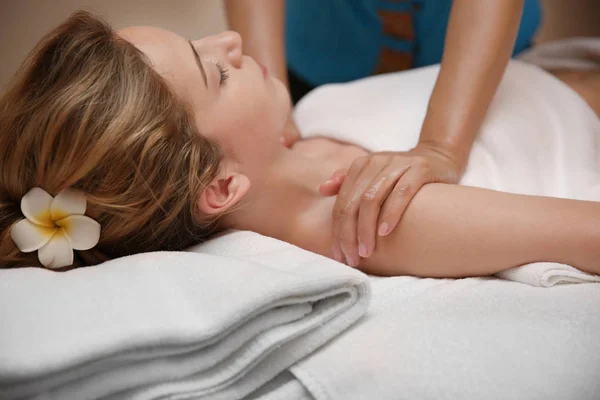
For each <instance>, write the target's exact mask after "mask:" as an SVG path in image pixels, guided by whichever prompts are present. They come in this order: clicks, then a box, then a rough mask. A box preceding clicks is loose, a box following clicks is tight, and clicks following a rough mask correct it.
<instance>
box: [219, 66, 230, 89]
mask: <svg viewBox="0 0 600 400" xmlns="http://www.w3.org/2000/svg"><path fill="white" fill-rule="evenodd" d="M217 68H218V69H219V74H220V76H221V79H220V80H219V86H223V85H224V84H225V82H227V79H229V74H228V73H227V71H228V69H227V66H226V65H224V64H222V63H220V62H217Z"/></svg>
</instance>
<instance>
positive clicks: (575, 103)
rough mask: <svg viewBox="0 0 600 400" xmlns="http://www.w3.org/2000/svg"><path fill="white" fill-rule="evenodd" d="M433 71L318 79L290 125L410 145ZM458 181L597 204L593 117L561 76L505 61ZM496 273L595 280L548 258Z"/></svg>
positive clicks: (372, 146)
mask: <svg viewBox="0 0 600 400" xmlns="http://www.w3.org/2000/svg"><path fill="white" fill-rule="evenodd" d="M596 43H598V41H596ZM598 47H600V46H598ZM438 72H439V66H431V67H426V68H421V69H417V70H411V71H407V72H401V73H395V74H388V75H380V76H374V77H370V78H367V79H361V80H359V81H355V82H352V83H347V84H335V85H326V86H321V87H319V88H317V89H316V90H314V91H312V92H311V93H309V94H308V95H307V96H305V97H304V98H303V99H302V100H301V101H300V103H299V104H298V105H297V106H296V109H295V118H296V122H297V124H298V127H299V128H300V131H301V132H302V133H303V135H304V136H305V137H313V136H323V135H325V136H328V137H332V138H335V139H337V140H340V141H343V142H349V143H354V144H357V145H359V146H362V147H363V148H365V149H368V150H371V151H406V150H409V149H411V148H413V147H414V146H415V145H416V144H417V142H418V139H419V135H420V132H421V126H422V124H423V119H424V118H425V112H426V110H427V104H428V102H429V97H430V95H431V91H432V89H433V86H434V84H435V81H436V79H437V75H438ZM461 184H463V185H466V186H475V187H482V188H488V189H494V190H499V191H505V192H511V193H520V194H529V195H539V196H553V197H563V198H573V199H581V200H593V201H600V120H599V119H598V117H597V116H596V114H595V113H594V111H593V110H592V109H591V108H590V107H589V106H588V104H587V103H586V102H585V101H584V100H583V99H582V98H581V97H579V95H578V94H577V93H576V92H574V91H573V90H571V88H569V87H568V86H566V85H565V84H564V83H563V82H561V81H560V80H558V79H556V78H555V77H554V76H552V75H550V74H549V73H547V72H545V71H543V70H541V69H539V68H537V67H535V66H532V65H528V64H526V63H524V62H519V61H512V62H511V63H510V64H509V66H508V68H507V70H506V73H505V74H504V78H503V80H502V82H501V84H500V87H499V88H498V91H497V92H496V96H495V98H494V100H493V102H492V104H491V106H490V109H489V111H488V113H487V115H486V118H485V121H484V123H483V125H482V127H481V130H480V133H479V136H478V138H477V139H476V141H475V143H474V144H473V148H472V151H471V155H470V159H469V163H468V166H467V169H466V171H465V174H464V175H463V178H462V180H461ZM440 201H442V200H440ZM515 223H518V221H515ZM481 240H485V238H481ZM599 245H600V244H599ZM498 276H500V277H502V278H504V279H509V280H514V281H517V282H522V283H526V284H529V285H533V286H544V287H547V286H553V285H556V284H561V283H583V282H600V277H598V276H593V275H589V274H586V273H584V272H582V271H580V270H577V269H575V268H572V267H569V266H566V265H562V264H556V263H538V264H531V265H525V266H521V267H518V268H513V269H510V270H507V271H504V272H502V273H501V274H499V275H498Z"/></svg>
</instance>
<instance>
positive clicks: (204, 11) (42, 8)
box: [0, 0, 600, 89]
mask: <svg viewBox="0 0 600 400" xmlns="http://www.w3.org/2000/svg"><path fill="white" fill-rule="evenodd" d="M323 1H328V0H323ZM473 1H477V0H473ZM499 1H503V0H499ZM542 4H543V6H544V8H545V20H544V24H543V26H542V28H541V29H540V32H539V34H538V38H537V41H538V42H543V41H547V40H551V39H554V38H559V37H565V36H600V0H542ZM80 8H83V9H87V10H91V11H95V12H97V13H99V14H100V15H102V16H104V17H105V18H106V19H107V20H108V21H110V22H111V23H112V24H113V26H115V27H116V28H120V27H123V26H128V25H155V26H162V27H164V28H166V29H170V30H172V31H175V32H178V33H180V34H181V35H183V36H185V37H189V38H197V37H201V36H204V35H208V34H212V33H216V32H220V31H222V30H223V29H224V28H225V25H226V23H225V17H224V15H223V7H222V4H221V0H0V39H1V40H0V89H1V88H2V87H4V85H5V84H6V82H7V81H8V79H9V78H10V76H11V75H12V74H13V73H14V71H15V70H16V69H17V68H18V66H19V64H20V63H21V61H22V60H23V58H24V57H25V56H26V55H27V53H28V52H29V50H30V49H31V48H32V47H33V45H34V44H35V43H36V42H37V40H38V39H39V38H40V37H41V36H42V35H43V34H44V33H46V32H47V31H49V30H50V29H51V28H52V27H54V26H56V25H57V24H58V23H59V22H61V21H62V20H63V19H65V18H66V17H67V16H68V15H69V14H70V13H71V12H73V11H75V10H77V9H80Z"/></svg>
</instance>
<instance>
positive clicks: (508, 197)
mask: <svg viewBox="0 0 600 400" xmlns="http://www.w3.org/2000/svg"><path fill="white" fill-rule="evenodd" d="M120 34H121V36H123V37H124V38H125V39H127V40H129V41H131V42H132V43H133V44H134V45H136V46H138V47H139V48H140V49H141V50H142V51H143V52H144V53H146V55H147V56H148V58H149V60H150V62H151V64H152V66H153V67H154V68H155V69H156V70H157V71H158V72H159V73H160V74H161V75H162V76H163V77H164V79H165V80H166V81H167V82H168V83H169V84H170V85H171V87H172V89H173V90H174V92H175V93H176V94H177V96H178V97H180V98H181V99H182V100H183V101H185V102H187V103H188V104H190V106H191V108H192V110H193V112H194V116H195V121H196V124H197V126H198V129H199V131H200V132H201V133H202V134H204V135H206V136H208V137H210V138H212V139H214V140H215V141H217V142H218V143H220V144H221V146H222V147H223V149H224V154H225V156H224V160H223V162H222V165H221V169H220V172H219V174H218V176H217V177H216V178H215V179H214V180H213V181H212V182H211V183H210V184H209V185H208V186H207V187H206V189H205V190H204V191H203V192H202V194H201V195H200V197H199V198H198V200H197V204H198V207H199V208H200V210H201V211H202V212H203V213H205V214H207V215H222V217H221V218H222V220H221V222H222V224H223V226H224V227H228V228H235V229H244V230H252V231H255V232H258V233H260V234H263V235H266V236H271V237H275V238H278V239H281V240H284V241H287V242H289V243H292V244H295V245H298V246H299V247H302V248H305V249H307V250H310V251H313V252H316V253H319V254H322V255H325V256H328V257H333V254H332V252H331V244H332V240H333V238H332V233H331V226H332V209H333V204H334V202H335V197H324V196H323V195H322V194H321V193H319V190H318V186H319V184H320V183H321V182H323V181H325V180H326V179H327V178H328V177H329V176H331V174H332V173H333V172H334V171H336V170H338V169H340V168H345V167H348V166H349V165H350V164H351V163H352V162H353V161H355V160H356V159H357V158H360V157H364V156H366V155H368V153H367V152H366V151H364V150H362V149H359V148H357V147H355V146H352V145H347V144H343V143H338V142H335V141H332V140H328V139H315V140H312V141H311V140H307V141H301V142H299V143H297V145H295V146H294V147H293V148H292V149H288V148H285V147H284V146H281V144H280V142H279V135H280V132H281V129H282V128H283V126H284V125H285V123H286V120H287V116H288V115H289V107H290V104H289V100H288V97H287V93H286V90H285V87H284V85H283V84H282V83H281V82H280V81H279V80H277V79H276V78H274V77H273V76H271V75H269V74H265V73H264V70H262V69H261V68H260V66H259V65H258V64H257V63H256V62H255V61H254V60H253V59H251V58H250V57H247V56H242V51H241V40H240V37H239V35H237V34H235V33H233V32H226V33H223V34H221V35H217V36H213V37H207V38H204V39H201V40H198V41H194V42H192V43H191V44H192V45H193V46H194V50H196V52H197V53H198V54H199V59H198V60H197V59H196V57H195V55H194V51H192V48H191V47H190V44H189V43H188V42H187V41H186V40H185V39H184V38H182V37H179V36H178V35H176V34H174V33H171V32H168V31H164V30H161V29H157V28H127V29H125V30H123V31H121V32H120ZM198 62H199V63H200V64H198ZM215 63H219V64H220V67H218V66H217V65H216V64H215ZM219 68H221V70H222V69H226V70H227V72H226V74H227V75H228V78H227V80H226V81H224V82H222V78H223V77H222V75H221V72H222V71H220V70H219ZM202 71H204V73H203V72H202ZM204 75H206V78H207V79H206V80H207V82H206V83H205V81H204ZM442 199H443V200H442ZM548 215H552V216H553V218H548ZM565 226H569V229H568V230H565V229H564V227H565ZM599 243H600V203H596V202H585V201H578V200H567V199H555V198H548V197H539V196H522V195H515V194H508V193H501V192H496V191H491V190H486V189H479V188H470V187H463V186H457V185H446V184H430V185H427V187H424V188H423V189H422V190H420V191H419V192H418V193H417V194H416V196H415V198H414V200H413V201H412V202H411V203H410V205H409V206H408V208H407V209H406V213H405V216H404V217H403V218H402V220H401V222H400V223H399V224H398V226H397V228H396V229H395V230H394V231H393V232H392V233H391V234H390V235H388V236H385V237H378V239H377V247H376V250H375V251H374V253H373V255H372V257H370V258H368V259H363V260H361V261H360V263H359V264H358V268H360V269H362V270H364V271H366V272H369V273H371V274H375V275H415V276H429V277H465V276H479V275H488V274H493V273H496V272H499V271H502V270H504V269H508V268H512V267H515V266H518V265H522V264H525V263H530V262H534V261H554V262H561V263H566V264H570V265H573V266H575V267H577V268H580V269H582V270H584V271H588V272H592V273H600V246H598V244H599Z"/></svg>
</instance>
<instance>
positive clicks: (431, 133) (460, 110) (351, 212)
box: [320, 0, 524, 264]
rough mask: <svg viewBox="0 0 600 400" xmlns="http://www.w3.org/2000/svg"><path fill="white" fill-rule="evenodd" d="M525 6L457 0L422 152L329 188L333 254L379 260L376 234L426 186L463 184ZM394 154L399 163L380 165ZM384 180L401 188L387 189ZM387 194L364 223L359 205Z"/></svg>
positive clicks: (510, 0)
mask: <svg viewBox="0 0 600 400" xmlns="http://www.w3.org/2000/svg"><path fill="white" fill-rule="evenodd" d="M523 5H524V0H502V1H499V0H480V1H472V0H454V3H453V5H452V11H451V14H450V21H449V24H448V31H447V35H446V43H445V49H444V55H443V59H442V65H441V69H440V73H439V76H438V79H437V82H436V84H435V86H434V89H433V93H432V95H431V98H430V100H429V106H428V109H427V114H426V116H425V120H424V122H423V127H422V129H421V136H420V139H419V143H418V144H417V146H416V147H415V148H413V149H411V150H409V151H407V152H399V153H395V156H393V157H392V156H389V155H387V154H382V153H373V154H371V156H370V158H372V160H369V161H366V162H364V163H363V164H362V165H359V164H357V162H355V163H354V164H353V165H352V168H351V169H350V171H349V172H348V176H346V177H343V175H341V174H340V175H339V176H338V177H332V178H331V179H329V180H328V181H327V182H325V184H324V185H322V187H321V189H320V190H321V192H322V193H323V194H325V195H333V194H337V193H338V192H339V194H338V198H337V201H336V204H335V206H334V211H333V216H334V220H333V235H334V241H333V247H334V250H333V252H334V253H336V254H343V258H345V259H346V260H347V262H348V263H349V264H355V262H356V261H357V260H359V256H360V257H362V258H368V257H370V256H371V253H372V251H373V250H374V249H375V243H376V236H379V237H381V236H385V235H389V234H390V233H391V232H393V231H394V229H395V227H396V226H397V224H398V221H400V220H401V218H403V215H404V212H405V209H406V207H407V205H408V204H409V203H410V202H411V201H412V200H413V196H414V195H415V194H416V193H418V192H419V191H420V190H421V188H422V187H423V186H424V185H426V184H429V183H434V182H441V183H458V182H459V180H460V177H461V175H462V173H463V171H464V170H465V168H466V166H467V162H468V159H469V154H470V151H471V147H472V145H473V142H474V140H475V137H476V136H477V133H478V131H479V128H480V126H481V124H482V122H483V118H484V116H485V114H486V112H487V109H488V107H489V105H490V103H491V101H492V98H493V96H494V94H495V92H496V89H497V87H498V85H499V83H500V80H501V78H502V75H503V74H504V70H505V69H506V66H507V64H508V60H509V59H510V55H511V53H512V49H513V47H514V43H515V38H516V35H517V32H518V28H519V21H520V19H521V14H522V10H523ZM386 156H389V158H393V160H392V162H385V161H384V162H379V161H378V160H376V158H379V159H384V158H386ZM380 164H381V165H380ZM392 164H393V165H392ZM365 166H366V167H365ZM380 166H383V167H385V170H384V171H382V170H381V168H380ZM342 178H343V183H341V182H342ZM382 179H383V180H385V182H394V184H395V186H394V187H389V188H385V190H382V189H381V188H380V185H379V182H381V181H382ZM340 186H341V188H340ZM382 192H385V193H386V196H387V199H383V201H381V202H372V201H366V202H362V203H361V204H360V208H361V210H360V213H361V215H368V217H367V218H358V219H357V218H356V217H357V216H358V215H359V213H358V211H357V210H356V209H355V207H358V206H359V204H358V202H357V201H355V200H356V199H360V198H361V196H362V197H367V198H368V197H369V196H370V193H375V194H380V193H382ZM363 206H364V208H365V209H363ZM352 218H354V219H352Z"/></svg>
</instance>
